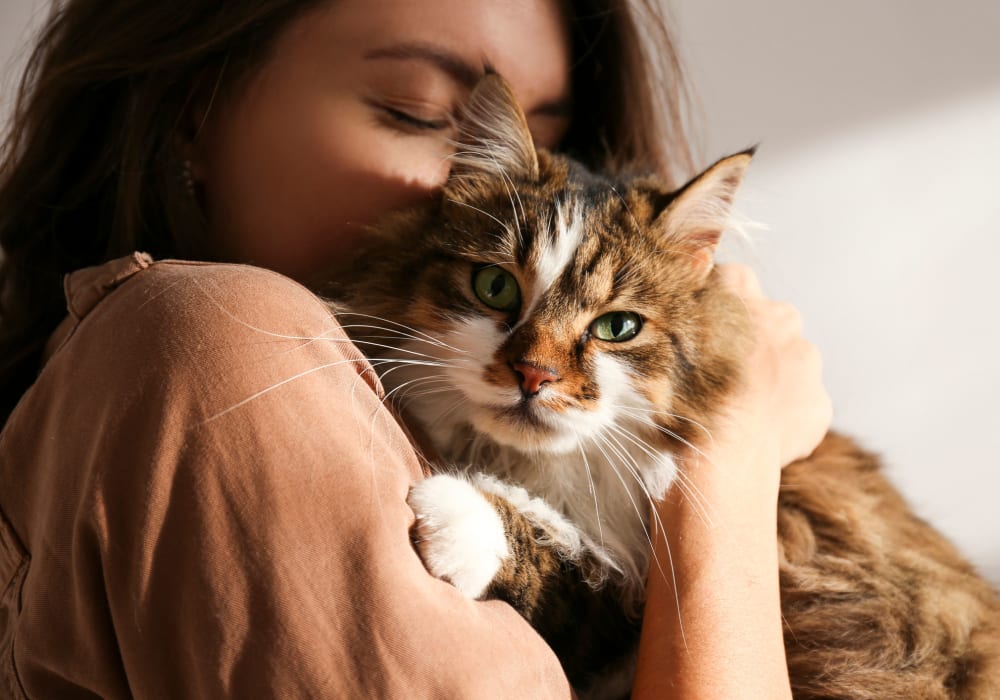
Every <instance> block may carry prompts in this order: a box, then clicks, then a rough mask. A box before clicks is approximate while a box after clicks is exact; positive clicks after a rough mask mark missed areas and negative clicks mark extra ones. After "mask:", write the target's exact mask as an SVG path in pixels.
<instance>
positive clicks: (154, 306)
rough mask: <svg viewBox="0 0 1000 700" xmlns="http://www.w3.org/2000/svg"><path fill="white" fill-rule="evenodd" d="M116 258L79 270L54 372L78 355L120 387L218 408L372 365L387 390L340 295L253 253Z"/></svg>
mask: <svg viewBox="0 0 1000 700" xmlns="http://www.w3.org/2000/svg"><path fill="white" fill-rule="evenodd" d="M116 263H117V264H114V263H112V264H108V265H106V266H102V268H91V269H88V270H82V271H80V272H78V273H74V274H73V275H70V276H69V277H68V278H67V280H66V285H65V286H66V296H67V307H68V308H69V311H70V317H69V318H68V319H67V322H66V323H65V324H64V328H63V329H62V332H60V333H58V334H57V337H56V338H55V342H54V343H53V344H52V347H51V352H50V357H49V359H48V361H47V363H46V366H45V368H44V369H43V372H42V378H43V379H44V377H45V375H46V374H47V373H53V372H55V370H56V369H57V367H60V366H62V367H65V366H71V367H72V368H73V373H74V375H75V376H76V377H79V378H83V377H91V378H93V380H92V381H93V382H96V383H97V384H99V385H103V386H106V387H107V388H108V389H109V390H110V389H111V388H113V387H118V388H121V386H122V385H123V384H124V385H126V386H128V385H132V386H137V387H141V388H142V390H143V392H144V393H147V394H148V393H150V392H153V393H160V392H162V391H166V392H169V393H172V394H176V392H178V391H181V390H183V391H184V392H187V393H197V394H198V396H199V403H201V404H203V405H205V404H208V405H205V408H206V410H209V411H210V410H212V407H211V405H212V404H217V405H218V406H222V407H225V406H226V405H230V404H232V403H234V402H238V401H239V400H242V398H243V397H245V396H249V395H251V394H252V393H254V392H255V391H259V390H263V389H264V388H266V387H269V386H276V385H280V384H281V383H282V382H286V381H290V380H291V378H292V377H296V376H301V377H302V378H303V381H305V382H306V383H310V382H314V381H316V380H322V381H323V382H324V383H325V384H326V385H327V390H332V391H336V387H337V386H352V387H353V385H354V384H356V380H357V379H358V378H359V375H360V376H361V378H362V379H363V380H364V381H363V382H362V384H368V386H369V387H371V388H375V389H376V391H378V385H377V382H376V381H375V380H374V377H373V375H372V373H371V370H370V368H369V367H368V365H367V362H366V361H365V360H364V358H363V356H362V355H361V353H360V352H358V350H357V349H356V348H355V347H354V345H353V344H351V342H350V341H349V339H348V338H347V337H346V335H345V334H344V332H343V330H342V329H341V327H340V325H339V324H338V322H337V320H336V318H335V316H334V314H333V313H332V311H331V309H330V307H329V306H328V305H327V304H325V303H324V302H323V300H322V299H320V298H319V297H317V296H316V295H314V294H313V293H312V292H310V291H309V290H308V289H306V288H305V287H303V286H302V285H300V284H298V283H297V282H295V281H293V280H291V279H289V278H287V277H284V276H282V275H280V274H278V273H275V272H272V271H269V270H265V269H262V268H258V267H253V266H249V265H236V264H222V263H200V262H189V261H177V260H165V261H160V262H153V261H151V260H149V259H148V258H147V257H142V256H133V257H132V258H129V259H124V260H122V261H116ZM321 367H325V368H326V369H325V371H324V370H320V369H319V368H321ZM310 375H314V376H313V378H312V379H305V378H306V377H309V376H310ZM220 410H221V409H220Z"/></svg>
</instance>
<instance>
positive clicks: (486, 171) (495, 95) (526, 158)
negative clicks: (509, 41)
mask: <svg viewBox="0 0 1000 700" xmlns="http://www.w3.org/2000/svg"><path fill="white" fill-rule="evenodd" d="M500 175H505V176H507V177H508V178H510V179H527V180H536V179H538V155H537V153H536V152H535V145H534V142H533V141H532V139H531V132H530V131H529V130H528V122H527V119H526V118H525V116H524V112H523V111H522V110H521V107H520V106H519V105H518V103H517V99H516V98H515V97H514V92H513V91H512V90H511V88H510V85H508V83H507V81H506V80H504V79H503V78H502V77H501V76H500V75H499V74H498V73H494V72H489V71H488V72H487V74H486V75H485V76H483V78H482V79H480V81H479V82H478V83H477V84H476V87H475V88H473V90H472V93H471V94H470V95H469V98H468V100H467V101H466V103H465V105H464V106H463V108H462V113H461V116H460V118H459V124H458V138H457V143H456V152H455V154H454V155H453V156H452V166H451V174H450V175H449V177H448V182H447V183H446V185H445V191H446V192H447V193H448V194H449V195H450V196H453V197H455V198H459V199H461V198H462V194H463V193H465V192H468V191H469V190H470V189H474V188H475V182H476V181H477V180H479V179H481V178H495V177H498V176H500Z"/></svg>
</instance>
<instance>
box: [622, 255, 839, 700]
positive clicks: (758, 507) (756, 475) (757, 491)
mask: <svg viewBox="0 0 1000 700" xmlns="http://www.w3.org/2000/svg"><path fill="white" fill-rule="evenodd" d="M719 272H720V274H721V275H722V277H723V279H724V281H725V283H726V284H727V285H728V286H729V287H730V289H731V290H732V291H733V292H734V293H735V294H737V295H739V296H740V297H741V298H742V299H743V301H744V304H745V306H746V309H747V313H748V315H749V320H750V323H751V326H752V329H753V333H754V339H755V342H754V344H753V346H752V349H751V351H750V354H749V355H748V357H747V359H746V380H745V381H744V383H743V384H742V386H741V387H740V388H739V390H738V391H736V392H735V393H734V395H733V396H732V397H730V399H729V401H728V402H727V405H726V406H725V407H724V411H723V413H724V416H723V420H721V421H719V424H718V425H717V427H716V429H715V430H714V431H713V434H712V438H711V439H706V440H705V441H704V442H703V444H699V445H697V446H696V448H697V449H695V450H692V451H691V453H690V454H689V455H687V456H686V457H685V458H684V459H682V460H681V463H680V464H679V469H680V471H681V474H680V476H679V477H678V480H677V483H676V484H675V486H674V487H673V488H672V489H671V490H670V491H668V493H667V494H666V496H665V497H664V499H663V501H662V502H660V503H658V504H657V508H656V516H657V521H658V522H659V523H662V525H663V528H657V530H656V532H655V533H654V550H653V551H654V553H655V560H654V562H653V564H652V565H651V566H650V572H649V580H648V584H647V591H646V594H647V598H646V609H645V613H644V616H643V629H642V638H641V640H640V645H639V659H638V663H637V667H636V679H635V686H634V689H633V697H634V698H644V697H650V698H652V697H656V698H664V697H678V698H688V697H692V698H720V699H722V698H725V699H726V700H734V699H738V698H748V699H749V698H790V697H791V690H790V687H789V683H788V669H787V665H786V663H785V653H784V651H785V650H784V642H783V638H782V626H781V606H780V598H779V591H778V551H777V530H776V526H777V507H776V503H777V493H778V484H779V481H780V474H781V468H782V467H783V466H785V465H786V464H788V463H789V462H792V461H794V460H796V459H800V458H802V457H805V456H807V455H809V454H810V453H811V452H812V451H813V449H815V448H816V446H817V445H818V444H819V442H820V440H822V438H823V435H825V434H826V431H827V429H828V428H829V425H830V419H831V408H830V400H829V397H828V396H827V393H826V391H825V389H824V388H823V383H822V377H821V372H820V357H819V353H818V351H817V350H816V348H815V347H814V346H812V345H811V344H809V343H808V342H807V341H806V340H804V339H803V337H802V323H801V320H800V318H799V315H798V312H797V311H796V310H795V309H794V308H793V307H791V306H789V305H787V304H783V303H779V302H774V301H771V300H769V299H767V298H766V297H764V295H763V293H762V292H761V289H760V285H759V284H758V282H757V278H756V277H755V276H754V274H753V272H752V271H751V270H750V269H749V268H747V267H744V266H739V265H724V266H720V268H719Z"/></svg>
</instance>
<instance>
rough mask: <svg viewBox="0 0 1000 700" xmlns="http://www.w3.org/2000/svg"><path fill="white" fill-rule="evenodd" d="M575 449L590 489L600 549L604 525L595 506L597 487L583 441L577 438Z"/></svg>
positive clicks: (598, 509)
mask: <svg viewBox="0 0 1000 700" xmlns="http://www.w3.org/2000/svg"><path fill="white" fill-rule="evenodd" d="M577 449H578V450H579V451H580V458H581V459H582V460H583V467H584V470H586V472H587V484H588V485H589V487H590V495H591V497H592V498H593V499H594V520H595V521H596V522H597V533H598V535H599V536H600V538H601V547H604V524H603V523H602V522H601V509H600V507H599V506H598V505H597V487H596V486H595V485H594V474H593V472H591V470H590V460H589V459H587V451H586V450H584V449H583V441H582V440H581V439H580V437H579V434H578V436H577Z"/></svg>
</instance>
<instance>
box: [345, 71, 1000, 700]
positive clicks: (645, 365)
mask: <svg viewBox="0 0 1000 700" xmlns="http://www.w3.org/2000/svg"><path fill="white" fill-rule="evenodd" d="M460 134H461V135H460V139H461V142H462V143H463V144H464V146H465V147H464V148H463V149H462V150H461V152H459V153H458V154H457V155H456V157H455V160H454V163H453V168H452V173H451V176H450V178H449V180H448V182H447V184H446V186H445V188H444V191H443V194H442V197H441V198H440V200H439V201H436V202H434V203H431V204H428V205H426V206H423V207H419V208H417V209H415V210H411V211H408V212H405V213H402V214H400V215H398V216H395V217H392V218H390V219H389V220H388V221H387V222H385V223H384V225H381V226H380V227H379V228H378V231H377V232H376V233H374V234H373V239H372V246H371V248H370V249H368V250H367V251H366V252H364V253H363V254H362V257H361V258H359V260H358V262H357V264H355V265H354V266H353V269H352V271H351V272H348V273H344V274H343V275H340V276H339V278H338V279H337V281H336V282H335V284H334V287H333V291H332V294H333V297H334V298H335V299H337V302H336V307H335V308H336V309H337V311H338V312H339V313H340V314H341V319H342V321H343V324H344V326H345V327H346V328H347V330H348V332H349V333H350V334H351V335H352V337H353V339H354V340H355V342H356V343H357V344H358V345H359V346H360V347H361V349H362V350H364V351H365V352H366V353H367V354H368V355H369V357H370V358H371V361H372V364H373V365H374V366H375V367H376V369H377V370H378V371H379V373H380V375H381V379H382V382H383V384H384V386H385V387H386V389H387V391H388V394H389V396H390V397H391V398H393V399H395V400H397V405H398V406H399V408H400V410H401V412H402V413H403V414H404V415H405V417H406V419H407V421H409V422H412V424H414V425H415V426H417V427H418V428H419V429H420V430H421V432H423V433H425V434H426V435H427V436H428V438H429V441H430V442H431V443H432V445H433V447H434V448H435V449H436V450H437V451H438V452H439V453H440V456H441V464H442V466H443V468H442V470H441V473H440V474H438V475H435V476H432V477H430V478H428V479H426V480H424V481H423V482H421V483H419V484H417V485H416V486H415V487H414V488H413V489H412V491H411V493H410V497H409V501H410V504H411V506H412V507H413V509H414V511H415V513H416V515H417V521H416V525H415V533H414V534H415V538H414V539H415V543H416V545H417V547H418V550H419V552H420V554H421V556H422V558H423V560H424V562H425V563H426V565H427V567H428V569H429V570H430V571H431V572H432V573H433V574H435V575H437V576H439V577H441V578H444V579H446V580H448V581H450V582H451V583H453V584H454V585H455V586H457V587H458V588H459V589H460V590H461V591H462V592H464V593H465V594H466V595H468V596H470V597H476V598H478V597H494V598H501V599H504V600H507V601H509V602H510V603H511V604H512V605H513V606H514V607H516V608H517V609H518V610H519V611H520V612H521V613H522V614H523V615H524V617H525V618H526V619H527V620H528V621H529V622H530V623H531V624H532V625H533V626H534V627H535V628H536V629H537V630H538V631H539V632H540V633H541V634H542V635H543V636H544V637H545V639H546V640H547V641H548V642H549V643H550V644H551V645H552V647H553V648H554V649H555V651H556V653H557V654H558V655H559V657H560V659H561V661H562V662H563V665H564V667H565V669H566V672H567V674H568V675H569V678H570V680H571V682H572V683H573V684H574V686H575V687H576V688H577V689H578V691H579V692H580V693H581V694H582V695H585V696H602V697H615V696H621V695H623V694H626V693H627V692H628V688H629V682H630V677H631V669H632V664H633V658H634V652H635V647H636V641H637V636H638V622H639V618H640V612H641V605H642V599H643V584H644V580H645V577H646V574H647V569H648V567H649V559H650V540H649V537H648V530H649V528H650V527H651V523H650V522H649V513H650V509H649V499H655V498H658V497H660V496H661V495H662V494H663V493H664V491H665V490H666V489H667V487H668V486H670V485H671V483H672V482H674V480H676V479H683V473H682V472H680V471H679V470H678V466H677V464H676V463H675V461H674V455H676V454H677V453H678V450H679V448H680V447H681V446H682V445H685V444H688V443H690V442H692V441H695V440H697V439H698V438H699V437H701V436H700V435H699V433H700V432H701V431H709V432H710V431H711V429H712V425H713V420H714V419H715V414H714V411H715V409H716V407H718V406H719V404H720V399H721V397H723V396H724V395H725V393H726V392H728V391H730V390H731V389H732V388H733V387H734V386H735V385H736V384H737V382H739V381H740V372H741V367H740V358H741V357H743V356H744V351H745V345H746V343H747V342H749V341H748V334H747V329H746V327H745V317H744V314H743V312H742V307H741V305H740V302H739V300H738V299H736V298H734V297H733V296H732V295H730V294H729V293H728V292H727V291H725V290H724V289H723V287H722V286H721V284H720V281H719V279H718V275H717V273H716V272H715V271H714V269H713V252H714V248H715V246H716V243H717V242H718V240H719V236H720V234H721V232H722V231H723V229H724V228H725V227H726V224H727V219H728V217H729V209H730V205H731V202H732V199H733V195H734V192H735V190H736V188H737V187H738V185H739V183H740V181H741V178H742V175H743V171H744V169H745V168H746V166H747V164H748V162H749V160H750V157H751V154H750V153H742V154H738V155H735V156H732V157H729V158H726V159H723V160H722V161H720V162H718V163H716V164H715V165H714V166H712V167H711V168H709V169H708V170H707V171H706V172H704V173H703V174H701V175H699V176H698V177H696V178H695V179H694V180H692V181H691V182H690V183H689V184H687V185H686V186H685V187H683V188H682V189H680V190H679V191H669V190H667V189H665V188H664V187H663V186H661V185H660V184H659V183H658V181H657V179H656V178H655V177H636V178H626V179H613V178H609V177H606V176H603V175H600V174H595V173H592V172H589V171H587V170H586V169H584V168H583V167H582V166H581V165H579V164H577V163H575V162H574V161H572V160H571V159H569V158H566V157H562V156H558V155H554V154H551V153H547V152H545V151H537V152H536V150H535V148H534V147H533V144H532V141H531V137H530V135H529V132H528V130H527V127H526V124H525V121H524V116H523V115H522V113H521V111H520V109H519V107H518V105H517V103H516V102H515V100H514V98H513V96H512V94H511V92H510V90H509V88H508V87H507V86H506V84H505V83H504V82H503V80H502V79H501V78H499V77H498V76H487V77H486V78H484V79H483V81H482V82H481V83H480V85H479V86H478V87H477V88H476V90H475V91H474V92H473V94H472V96H471V97H470V99H469V103H468V107H467V109H466V113H465V116H464V118H463V120H462V122H461V129H460ZM779 511H780V512H779V525H778V527H779V533H778V534H779V547H780V562H781V572H780V576H781V589H782V612H783V615H784V621H785V625H786V633H785V642H786V648H787V656H788V667H789V673H790V674H791V681H792V687H793V692H794V695H795V697H796V698H855V699H856V698H873V699H874V698H880V699H884V698H906V699H907V700H912V699H914V698H1000V602H998V597H997V594H996V592H995V591H994V590H993V589H992V588H991V587H990V585H989V584H987V583H986V582H985V581H983V580H982V579H980V578H978V577H977V576H976V574H975V573H974V572H973V570H972V568H971V567H970V566H969V565H968V564H967V563H966V562H965V561H964V560H963V559H962V558H961V557H960V556H959V555H958V554H957V553H956V551H955V550H954V549H953V548H952V547H951V546H950V545H949V544H948V543H947V542H946V541H945V540H944V539H943V538H942V537H941V536H940V535H939V534H938V533H936V532H935V531H934V530H933V529H931V528H930V527H929V526H927V525H926V524H924V523H923V522H922V521H920V520H919V519H918V518H916V517H915V516H914V515H913V514H912V513H911V512H910V511H909V510H908V508H907V507H906V505H905V504H904V503H903V501H902V499H901V497H900V496H899V494H898V493H897V492H896V491H895V490H894V489H893V488H892V487H891V486H890V485H889V484H888V483H887V482H886V480H885V479H884V478H883V477H882V475H881V474H880V471H879V465H878V462H877V460H876V458H874V457H873V456H871V455H870V454H867V453H866V452H864V451H863V450H861V449H860V448H858V447H857V446H856V445H855V444H854V443H853V442H851V441H850V440H849V439H847V438H844V437H840V436H837V435H830V436H828V437H827V438H826V439H825V440H824V442H823V443H822V445H821V446H820V447H819V448H818V449H817V450H816V452H815V453H814V454H813V455H812V456H811V457H810V458H808V459H806V460H803V461H801V462H799V463H796V464H793V465H791V466H789V467H787V468H786V469H785V470H784V472H783V476H782V486H781V492H780V503H779ZM662 525H663V526H665V527H670V523H663V524H662ZM678 612H679V614H681V615H683V610H680V611H678Z"/></svg>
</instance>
